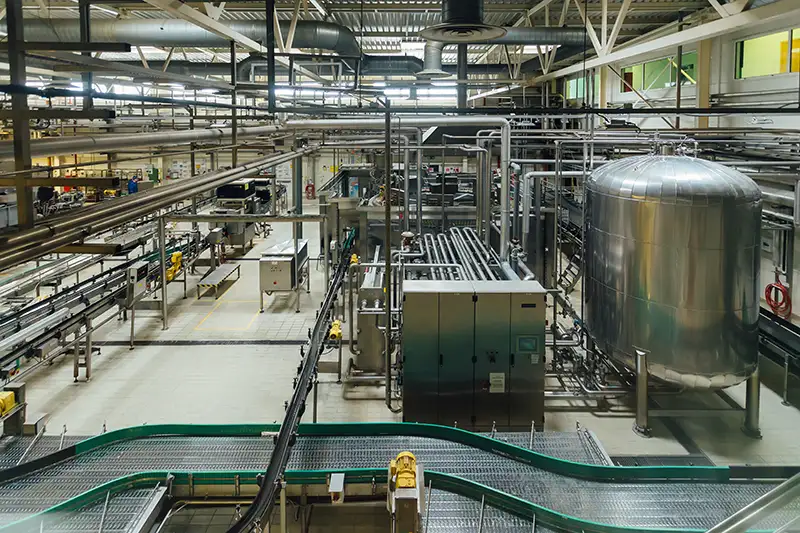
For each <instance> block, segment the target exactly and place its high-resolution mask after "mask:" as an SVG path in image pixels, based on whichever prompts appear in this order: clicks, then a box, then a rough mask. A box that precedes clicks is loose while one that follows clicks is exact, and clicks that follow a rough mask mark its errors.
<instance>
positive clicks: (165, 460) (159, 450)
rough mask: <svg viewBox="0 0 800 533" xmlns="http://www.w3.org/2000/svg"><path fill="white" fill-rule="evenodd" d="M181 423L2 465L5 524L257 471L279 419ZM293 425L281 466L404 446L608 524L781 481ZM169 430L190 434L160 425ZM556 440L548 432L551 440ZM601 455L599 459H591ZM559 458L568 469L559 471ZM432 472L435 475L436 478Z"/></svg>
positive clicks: (439, 431)
mask: <svg viewBox="0 0 800 533" xmlns="http://www.w3.org/2000/svg"><path fill="white" fill-rule="evenodd" d="M178 428H183V429H176V427H170V428H169V429H162V428H159V427H158V426H142V427H140V428H132V429H127V430H120V431H117V432H109V433H106V434H103V435H100V436H99V437H96V438H94V439H90V440H89V441H85V442H83V443H79V444H77V445H75V446H71V447H69V448H65V449H64V450H62V451H61V452H59V455H55V456H48V457H44V458H40V459H37V460H35V461H33V462H31V463H29V467H28V469H29V470H30V469H37V470H35V471H33V472H31V473H28V474H27V475H23V476H21V477H16V474H19V473H21V472H22V471H20V470H17V471H16V472H14V469H11V470H6V471H4V472H0V476H2V477H3V478H5V479H9V478H11V479H9V481H6V482H4V483H2V484H0V525H7V524H9V523H12V522H15V521H17V520H20V519H22V518H25V517H28V516H30V515H32V514H35V513H37V512H40V511H43V510H45V509H48V508H50V507H53V506H54V505H57V504H60V503H62V502H64V501H66V500H69V499H71V498H74V497H76V496H77V495H80V494H82V493H84V492H86V491H88V490H90V489H94V488H95V487H97V486H99V485H101V484H103V483H107V482H109V481H112V480H114V479H117V478H120V477H122V476H126V475H130V474H135V473H138V472H172V473H192V472H253V471H259V469H260V468H263V465H264V464H266V463H267V462H268V461H269V459H270V457H271V454H272V449H273V444H272V438H271V436H270V437H262V436H258V435H261V431H265V430H270V431H274V429H275V427H274V426H268V427H266V428H267V429H265V426H261V427H258V428H255V427H249V428H250V429H249V430H248V431H244V430H242V429H241V428H242V426H238V427H237V426H232V427H231V428H229V430H226V428H225V427H219V426H198V427H197V429H195V430H193V429H191V428H192V426H178ZM187 428H188V429H187ZM204 428H205V429H204ZM208 428H213V430H210V429H208ZM300 429H301V431H300V436H299V437H298V440H297V444H296V446H295V450H294V453H293V455H292V457H291V459H290V461H289V465H288V468H287V472H294V471H306V472H308V471H320V470H323V471H330V470H334V471H344V472H349V471H357V470H358V469H373V471H375V472H379V473H380V472H385V469H386V466H387V465H388V462H389V460H390V459H391V458H393V457H394V456H395V455H396V454H397V453H398V451H401V450H410V451H412V452H413V453H414V454H415V455H416V456H417V457H418V459H419V461H420V462H421V463H422V464H423V465H424V468H425V470H426V472H431V473H433V472H439V473H443V474H447V475H448V476H450V477H452V476H455V478H452V479H456V478H459V479H463V480H467V481H470V482H472V485H473V486H479V485H475V484H476V483H477V484H481V485H483V486H485V487H487V488H488V489H487V490H491V489H494V491H500V492H502V493H506V494H508V495H511V496H513V497H516V498H518V499H520V500H524V501H527V502H532V503H534V504H537V505H539V506H541V507H543V508H547V509H551V510H552V511H555V512H558V513H562V514H564V515H569V516H572V517H576V518H578V519H583V520H588V521H591V522H595V523H600V524H609V525H614V526H628V527H648V528H661V529H684V530H685V529H706V528H708V527H710V526H712V525H714V524H715V523H717V522H719V521H720V520H722V519H724V518H725V517H727V516H729V515H731V514H732V513H734V512H735V511H737V510H738V509H740V508H741V507H743V506H745V505H746V504H748V503H750V502H752V501H753V500H755V499H756V498H758V497H759V496H761V495H762V494H764V493H766V492H767V491H768V490H770V489H771V488H773V487H774V486H775V485H776V483H775V482H759V481H747V480H743V479H742V480H733V479H730V478H731V472H730V469H728V468H727V467H714V468H708V467H638V468H637V467H631V468H626V467H613V466H603V465H599V466H598V465H589V464H583V463H573V462H568V461H563V460H559V459H552V458H548V457H546V456H543V455H539V454H535V453H531V452H528V451H526V450H524V449H522V448H520V447H515V446H510V445H508V444H503V443H501V442H500V440H499V439H496V440H492V439H489V438H487V437H482V436H478V435H474V434H470V433H468V432H465V431H461V430H457V429H454V428H443V427H439V426H425V425H422V424H317V425H306V426H301V428H300ZM165 433H167V434H173V435H180V434H181V433H188V434H189V435H187V436H158V435H164V434H165ZM192 433H195V434H201V435H202V434H213V435H219V436H191V434H192ZM226 433H228V435H236V434H238V435H248V434H249V435H253V436H225V434H226ZM309 433H310V434H309ZM392 433H394V434H392ZM402 433H405V435H401V434H402ZM425 434H429V435H430V436H424V435H425ZM148 435H154V436H151V437H149V438H148V437H147V436H148ZM367 436H368V437H369V438H365V437H367ZM137 437H138V438H137ZM547 438H549V437H548V436H547V435H546V434H538V435H537V439H538V440H539V441H545V442H546V439H547ZM556 447H557V446H554V445H553V443H550V448H549V450H554V448H556ZM70 454H72V455H71V456H70ZM537 462H538V463H539V464H538V465H537V464H535V463H537ZM597 462H602V461H601V459H599V458H597ZM559 465H561V466H560V467H559ZM562 467H563V468H564V469H566V470H564V472H558V470H559V469H560V468H562ZM16 468H17V469H19V468H24V467H16ZM570 469H572V470H574V475H572V474H571V473H570ZM591 472H595V474H590V473H591ZM653 472H655V473H656V474H657V475H653ZM659 472H660V473H659ZM609 473H611V474H609ZM639 473H640V474H639ZM662 473H663V474H662ZM378 475H380V474H378ZM592 475H596V477H597V479H592V478H591V476H592ZM434 477H435V476H433V475H431V479H433V478H434ZM637 477H641V478H642V479H636V478H637ZM664 477H665V478H666V479H663V478H664ZM582 478H583V479H582ZM647 478H650V479H647ZM653 478H655V479H653ZM670 478H674V479H670ZM323 479H324V477H323ZM426 479H427V477H426ZM603 479H605V480H603ZM701 479H708V480H713V481H702V480H701ZM676 481H679V482H676ZM148 482H150V481H148ZM128 488H129V487H128ZM434 488H435V489H436V488H437V486H436V485H434ZM445 490H447V488H446V487H445ZM479 499H480V497H479ZM443 501H444V500H443ZM440 509H441V508H440ZM437 512H439V511H437ZM797 513H800V502H796V503H795V504H794V505H793V506H790V507H788V508H786V509H784V510H783V511H782V512H781V514H779V515H776V516H774V517H773V520H774V521H773V522H770V523H765V524H763V525H764V528H766V529H770V528H773V529H774V528H775V527H776V526H777V525H779V524H781V523H785V522H786V521H787V519H788V517H789V516H796V514H797ZM537 516H538V514H537ZM537 523H538V522H537Z"/></svg>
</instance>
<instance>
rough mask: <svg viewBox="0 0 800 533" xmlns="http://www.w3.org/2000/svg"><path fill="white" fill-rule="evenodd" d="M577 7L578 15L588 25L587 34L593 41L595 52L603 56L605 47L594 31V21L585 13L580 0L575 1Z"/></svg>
mask: <svg viewBox="0 0 800 533" xmlns="http://www.w3.org/2000/svg"><path fill="white" fill-rule="evenodd" d="M574 1H575V7H576V8H578V13H580V15H581V20H583V23H584V24H585V25H586V33H588V34H589V40H591V41H592V46H594V51H595V52H596V53H597V55H599V56H602V55H603V53H604V52H603V45H602V44H600V39H598V38H597V32H595V31H594V26H593V25H592V21H591V20H589V19H588V18H587V17H586V13H585V12H584V11H583V5H582V4H581V2H580V0H574Z"/></svg>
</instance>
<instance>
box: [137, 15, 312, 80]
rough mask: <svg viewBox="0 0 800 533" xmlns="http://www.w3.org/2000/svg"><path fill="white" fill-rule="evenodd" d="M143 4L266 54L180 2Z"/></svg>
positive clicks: (306, 72) (305, 71) (309, 74)
mask: <svg viewBox="0 0 800 533" xmlns="http://www.w3.org/2000/svg"><path fill="white" fill-rule="evenodd" d="M145 2H147V3H148V4H150V5H151V6H153V7H157V8H159V9H163V10H164V11H166V12H168V13H170V14H171V15H173V16H175V17H177V18H180V19H183V20H186V21H188V22H191V23H192V24H194V25H196V26H199V27H201V28H203V29H205V30H207V31H210V32H211V33H214V34H216V35H219V36H220V37H223V38H225V39H227V40H229V41H232V42H235V43H236V44H237V45H239V46H241V47H242V48H245V49H247V50H250V51H251V52H259V53H266V52H267V49H266V48H264V47H263V46H261V44H259V43H257V42H256V41H254V40H253V39H250V38H249V37H247V36H245V35H242V34H241V33H239V32H236V31H234V30H233V29H231V27H230V26H228V25H226V24H223V23H222V22H220V21H218V20H214V19H212V18H211V17H209V16H208V15H205V14H203V13H201V12H199V11H198V10H196V9H194V8H193V7H191V6H189V5H187V4H184V3H182V2H180V0H145ZM275 62H276V63H279V64H281V65H283V66H285V67H289V60H288V59H287V58H285V57H276V58H275ZM294 69H295V70H296V71H298V72H300V73H302V74H303V75H304V76H307V77H309V78H311V79H313V80H315V81H319V82H322V83H326V80H325V79H323V78H321V77H320V76H317V75H316V74H315V73H314V72H311V71H310V70H308V69H307V68H303V67H301V66H299V65H296V64H295V65H294Z"/></svg>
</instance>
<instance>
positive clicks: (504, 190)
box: [500, 123, 511, 261]
mask: <svg viewBox="0 0 800 533" xmlns="http://www.w3.org/2000/svg"><path fill="white" fill-rule="evenodd" d="M500 139H501V142H500V144H501V146H500V259H502V260H503V261H508V243H509V212H508V211H509V205H508V204H509V202H508V193H509V172H510V168H509V167H510V165H511V125H510V124H509V123H505V124H504V125H503V126H502V128H501V130H500Z"/></svg>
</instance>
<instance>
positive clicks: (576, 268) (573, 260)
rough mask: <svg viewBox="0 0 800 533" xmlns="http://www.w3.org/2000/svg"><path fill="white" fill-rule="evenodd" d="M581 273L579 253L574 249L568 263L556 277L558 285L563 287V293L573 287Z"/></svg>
mask: <svg viewBox="0 0 800 533" xmlns="http://www.w3.org/2000/svg"><path fill="white" fill-rule="evenodd" d="M582 274H583V272H582V270H581V254H580V252H579V251H576V252H575V253H573V254H572V256H571V257H570V258H569V263H568V264H567V266H566V268H565V269H564V270H563V271H562V272H561V274H560V275H559V277H558V286H559V287H561V288H562V289H564V293H566V294H569V293H571V292H572V290H573V289H574V288H575V285H576V284H577V283H578V280H580V279H581V275H582Z"/></svg>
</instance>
